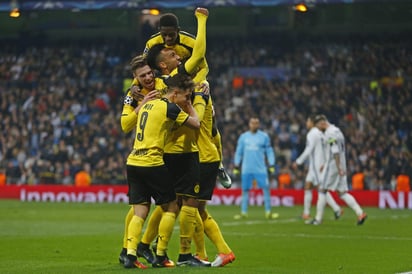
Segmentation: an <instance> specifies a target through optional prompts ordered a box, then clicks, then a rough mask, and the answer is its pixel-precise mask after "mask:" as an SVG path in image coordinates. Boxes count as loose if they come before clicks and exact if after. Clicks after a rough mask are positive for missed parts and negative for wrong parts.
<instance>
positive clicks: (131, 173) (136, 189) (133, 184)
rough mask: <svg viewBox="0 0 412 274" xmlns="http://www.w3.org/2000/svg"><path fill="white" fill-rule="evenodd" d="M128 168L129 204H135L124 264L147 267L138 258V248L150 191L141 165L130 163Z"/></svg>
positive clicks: (147, 210) (148, 207) (148, 205)
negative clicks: (131, 164)
mask: <svg viewBox="0 0 412 274" xmlns="http://www.w3.org/2000/svg"><path fill="white" fill-rule="evenodd" d="M126 169H127V183H128V185H129V192H128V193H129V204H130V205H132V206H133V210H134V214H133V216H132V218H131V220H130V222H129V225H128V228H127V256H126V257H125V259H124V263H123V266H124V267H125V268H135V267H137V268H147V266H145V265H144V264H142V263H140V262H139V261H138V260H137V254H136V249H137V243H138V239H139V237H140V234H141V232H142V228H143V224H144V221H145V219H146V217H147V214H148V213H149V209H150V191H149V190H148V188H147V187H146V185H145V183H144V180H145V179H144V178H142V177H143V176H142V173H141V169H140V168H139V167H136V166H129V165H128V166H127V167H126ZM137 178H139V180H137ZM148 193H149V194H148Z"/></svg>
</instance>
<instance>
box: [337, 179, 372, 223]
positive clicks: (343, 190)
mask: <svg viewBox="0 0 412 274" xmlns="http://www.w3.org/2000/svg"><path fill="white" fill-rule="evenodd" d="M337 191H338V193H339V197H340V198H341V199H342V200H343V201H344V202H345V203H346V204H347V205H348V206H349V207H350V208H352V210H353V211H354V212H355V214H356V216H357V217H358V220H357V224H358V225H362V224H363V223H364V222H365V220H366V218H367V215H366V213H365V212H363V209H362V208H361V207H360V205H359V204H358V202H357V201H356V199H355V198H354V197H353V196H352V195H351V194H350V193H349V192H348V185H347V181H346V176H342V177H341V180H339V184H338V187H337Z"/></svg>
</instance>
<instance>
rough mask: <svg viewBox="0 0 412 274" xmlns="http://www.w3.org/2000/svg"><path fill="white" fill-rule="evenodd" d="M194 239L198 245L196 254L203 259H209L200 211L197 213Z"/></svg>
mask: <svg viewBox="0 0 412 274" xmlns="http://www.w3.org/2000/svg"><path fill="white" fill-rule="evenodd" d="M193 241H194V243H195V247H196V255H197V256H198V257H199V258H200V259H202V260H205V259H207V253H206V246H205V229H204V227H203V221H202V217H201V216H200V214H199V211H198V212H197V214H196V227H195V232H194V234H193Z"/></svg>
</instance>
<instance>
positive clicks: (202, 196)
mask: <svg viewBox="0 0 412 274" xmlns="http://www.w3.org/2000/svg"><path fill="white" fill-rule="evenodd" d="M219 164H220V162H214V163H200V193H199V197H198V198H199V200H203V201H210V200H212V195H213V190H214V189H215V186H216V179H217V172H218V169H219Z"/></svg>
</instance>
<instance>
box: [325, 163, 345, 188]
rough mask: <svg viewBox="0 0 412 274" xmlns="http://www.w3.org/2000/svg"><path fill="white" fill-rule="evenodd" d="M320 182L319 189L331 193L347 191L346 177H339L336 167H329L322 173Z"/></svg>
mask: <svg viewBox="0 0 412 274" xmlns="http://www.w3.org/2000/svg"><path fill="white" fill-rule="evenodd" d="M322 175H323V176H322V180H321V184H320V188H321V189H327V190H332V191H339V192H346V191H348V181H347V176H346V175H344V176H340V175H339V172H338V170H337V169H336V167H332V168H331V167H329V168H328V169H326V170H325V172H324V173H322Z"/></svg>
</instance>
